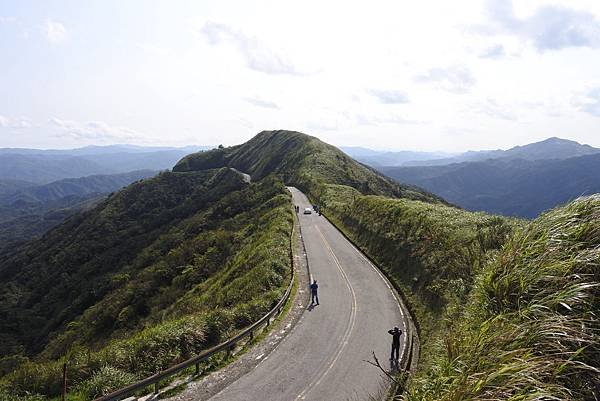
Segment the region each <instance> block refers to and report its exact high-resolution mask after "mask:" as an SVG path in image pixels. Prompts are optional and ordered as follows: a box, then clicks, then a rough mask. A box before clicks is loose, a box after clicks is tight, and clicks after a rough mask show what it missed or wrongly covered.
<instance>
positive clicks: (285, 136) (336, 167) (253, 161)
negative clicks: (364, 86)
mask: <svg viewBox="0 0 600 401" xmlns="http://www.w3.org/2000/svg"><path fill="white" fill-rule="evenodd" d="M223 166H230V167H234V168H236V169H238V170H240V171H243V172H245V173H248V174H250V175H251V176H252V177H253V178H254V179H260V178H261V177H264V176H265V175H267V174H271V173H275V174H278V175H280V176H281V177H282V178H283V180H284V182H285V183H286V184H291V185H295V186H297V187H298V188H300V189H301V190H303V191H305V192H307V193H309V194H310V195H311V196H312V197H313V198H314V199H315V200H316V199H318V198H319V197H320V193H321V191H322V190H323V185H324V184H326V183H327V184H340V185H347V186H350V187H353V188H356V189H357V190H359V191H360V192H362V193H364V194H378V195H386V196H390V197H403V198H410V199H419V200H424V201H431V202H443V200H441V199H440V198H437V197H436V196H434V195H431V194H428V193H426V192H425V191H423V190H421V189H419V188H416V187H412V186H407V185H400V184H398V183H395V182H394V181H393V180H391V179H389V178H387V177H385V176H383V175H381V174H379V173H377V172H376V171H375V170H373V169H371V168H370V167H367V166H365V165H362V164H360V163H358V162H356V161H355V160H353V159H351V158H350V157H349V156H347V155H346V154H345V153H343V152H342V151H340V150H339V149H337V148H336V147H334V146H331V145H328V144H326V143H324V142H321V141H320V140H319V139H317V138H315V137H312V136H308V135H305V134H302V133H299V132H294V131H263V132H261V133H260V134H258V135H256V136H255V137H254V138H252V139H251V140H250V141H248V142H246V143H244V144H242V145H238V146H233V147H229V148H223V149H214V150H211V151H207V152H200V153H195V154H192V155H189V156H187V157H185V158H184V159H182V160H181V161H180V162H179V163H178V164H177V165H176V166H175V168H174V171H197V170H202V169H206V168H218V167H223Z"/></svg>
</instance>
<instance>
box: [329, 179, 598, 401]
mask: <svg viewBox="0 0 600 401" xmlns="http://www.w3.org/2000/svg"><path fill="white" fill-rule="evenodd" d="M321 200H322V202H323V204H324V205H325V210H326V213H327V216H328V217H330V218H331V219H332V220H333V221H334V222H336V224H337V225H338V226H340V227H341V228H342V229H343V230H344V231H345V232H346V234H347V235H349V236H350V237H351V238H352V239H353V240H355V241H356V242H357V243H358V244H359V245H360V246H361V247H362V248H363V249H364V250H365V251H366V252H367V253H368V254H369V255H371V256H372V257H373V258H374V259H375V260H376V261H377V262H378V263H379V264H380V265H381V266H382V267H383V268H384V269H385V270H387V272H388V273H389V274H390V276H391V277H392V278H393V280H394V281H395V282H396V283H397V284H398V285H399V286H400V287H401V289H402V290H403V292H404V293H405V294H406V295H407V297H408V299H409V302H410V304H411V307H412V309H413V311H414V313H415V315H416V317H417V319H418V323H419V324H420V327H421V341H422V347H423V348H422V353H421V361H420V365H419V370H418V372H417V375H416V377H415V379H414V380H413V381H412V387H411V389H410V390H409V392H408V393H407V394H406V395H405V399H406V400H410V401H417V400H418V401H430V400H447V401H459V400H481V399H486V400H504V399H511V400H551V399H561V400H594V398H593V396H592V393H593V390H592V389H593V388H594V386H598V385H600V379H599V378H600V370H599V369H600V347H599V345H598V344H600V323H599V321H598V317H597V316H596V314H597V313H598V310H599V306H600V302H599V299H600V298H599V290H598V288H599V287H598V285H599V279H600V270H599V265H600V251H599V246H600V197H598V196H596V197H593V198H587V199H581V200H579V201H576V202H574V203H572V204H570V205H568V206H567V207H564V208H561V209H557V210H555V211H552V212H551V213H548V214H546V215H544V216H543V217H540V218H539V219H538V220H536V221H534V222H532V223H530V224H529V225H527V224H526V223H525V222H521V221H517V220H508V219H504V218H500V217H495V216H490V215H487V214H484V213H470V212H465V211H462V210H459V209H455V208H451V207H447V206H444V205H441V204H431V203H423V202H419V201H413V200H406V199H390V198H384V197H379V196H364V195H362V194H360V193H359V192H358V191H356V190H354V189H352V188H349V187H345V186H338V185H329V186H327V187H326V188H325V189H323V191H322V197H321ZM596 391H598V390H596Z"/></svg>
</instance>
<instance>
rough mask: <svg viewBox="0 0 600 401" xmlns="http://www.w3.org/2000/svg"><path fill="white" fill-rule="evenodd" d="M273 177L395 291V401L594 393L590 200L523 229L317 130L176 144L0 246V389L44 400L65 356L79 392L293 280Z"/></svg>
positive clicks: (598, 233) (153, 361)
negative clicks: (171, 159)
mask: <svg viewBox="0 0 600 401" xmlns="http://www.w3.org/2000/svg"><path fill="white" fill-rule="evenodd" d="M228 167H232V168H235V169H237V170H239V171H241V172H244V173H248V174H250V175H251V176H252V183H246V182H245V181H244V179H243V177H242V176H241V175H240V174H239V173H238V172H236V171H234V170H232V169H230V168H228ZM284 184H288V185H295V186H297V187H299V188H300V189H302V190H303V191H305V192H306V193H307V194H308V195H309V197H311V198H312V200H313V201H314V202H318V203H319V204H320V205H322V206H323V210H324V212H325V214H326V216H327V217H328V218H329V219H330V220H332V221H333V222H334V223H335V224H336V225H337V226H338V227H339V228H340V229H342V230H343V231H344V232H345V233H346V235H348V236H349V237H350V238H351V239H352V240H354V241H355V243H356V244H357V245H359V246H360V247H361V248H362V250H363V251H365V252H366V253H367V254H368V255H369V256H371V257H372V258H373V259H374V260H375V261H376V262H378V264H379V265H380V266H381V267H382V268H383V269H384V270H385V271H386V273H387V274H388V275H389V276H390V277H391V279H392V280H393V281H394V283H395V284H396V285H397V286H398V287H399V288H400V289H401V290H402V292H403V293H404V295H405V296H406V298H407V300H408V304H409V307H410V309H411V311H412V313H413V315H414V316H415V318H416V320H417V321H416V323H417V325H418V328H419V334H420V339H421V359H420V363H419V367H418V371H417V372H416V373H415V375H414V376H413V377H412V378H411V380H410V381H409V384H408V391H407V392H406V393H405V394H404V395H403V396H402V397H403V399H405V400H411V401H413V400H414V401H416V400H419V401H421V400H422V401H426V400H427V401H429V400H444V401H459V400H514V401H517V400H519V401H522V400H527V401H529V400H578V401H579V400H581V401H588V400H590V401H592V400H594V401H595V400H597V399H598V397H600V395H599V394H598V387H599V386H600V380H599V378H600V375H599V374H598V373H599V372H600V350H599V346H598V344H600V338H599V336H600V324H599V320H598V317H597V313H598V306H599V301H598V300H599V299H600V298H599V295H600V293H599V292H598V288H600V287H599V286H600V284H599V281H600V273H599V270H598V267H599V266H600V254H599V253H598V249H600V223H599V222H600V198H599V197H597V196H596V197H591V198H584V199H580V200H578V201H576V202H574V203H572V204H570V205H568V206H566V207H563V208H561V209H557V210H554V211H552V212H550V213H548V214H545V215H543V216H542V217H540V218H538V219H537V220H535V221H533V222H531V223H528V222H526V221H523V220H517V219H507V218H504V217H500V216H493V215H488V214H485V213H473V212H468V211H465V210H462V209H459V208H456V207H453V206H451V205H449V204H447V203H446V202H444V201H443V200H441V199H440V198H437V197H435V196H433V195H430V194H428V193H427V192H424V191H422V190H420V189H418V188H416V187H411V186H405V185H401V184H397V183H394V182H393V181H392V180H390V179H387V178H386V177H384V176H382V175H379V174H378V173H376V172H375V171H374V170H372V169H370V168H368V167H366V166H364V165H362V164H360V163H357V162H355V161H354V160H352V159H351V158H349V157H348V156H345V155H344V154H343V153H342V152H340V151H339V150H337V149H336V148H334V147H332V146H330V145H327V144H325V143H323V142H321V141H319V140H318V139H316V138H314V137H310V136H307V135H304V134H301V133H298V132H290V131H265V132H261V133H260V134H258V135H257V136H256V137H254V138H253V139H251V140H250V141H248V142H247V143H245V144H242V145H238V146H234V147H230V148H220V149H215V150H212V151H207V152H201V153H196V154H193V155H189V156H187V157H185V158H184V159H182V160H181V161H180V162H179V163H178V164H177V165H176V166H175V168H174V172H172V173H162V174H160V175H159V176H157V177H155V178H153V179H150V180H144V181H142V182H138V183H135V184H133V185H131V186H129V187H128V188H127V189H125V190H122V191H120V192H118V193H116V194H114V195H112V196H111V197H109V198H108V199H106V200H105V201H103V202H102V203H101V204H100V205H98V206H97V207H95V208H94V209H92V210H89V211H87V212H84V213H81V214H78V215H75V216H73V217H71V218H70V219H68V220H67V221H66V222H65V223H64V224H62V225H60V226H58V227H56V228H55V229H53V230H51V231H50V232H48V233H47V234H46V235H45V236H43V237H42V238H40V239H39V240H37V241H35V242H32V243H30V244H28V245H26V246H24V247H20V248H17V249H16V250H14V251H13V252H11V253H8V254H5V255H0V319H1V321H3V325H2V326H1V328H0V355H1V356H3V358H2V359H0V375H2V374H3V375H4V376H3V377H2V378H0V398H1V397H2V394H3V393H2V390H1V388H2V386H4V388H7V389H11V390H15V391H17V392H18V393H20V394H25V392H33V393H39V394H45V395H56V394H57V393H58V391H59V388H58V385H59V382H57V381H56V377H57V376H60V362H59V361H60V358H64V357H65V355H69V358H68V360H69V363H70V366H71V371H72V380H73V381H74V383H75V384H74V390H75V391H78V392H79V394H81V396H82V397H83V398H84V399H85V398H86V397H87V398H89V397H92V396H93V395H96V394H99V391H100V390H98V389H99V388H101V387H103V386H104V387H106V386H108V385H109V384H110V385H112V386H114V387H118V386H119V385H122V384H124V383H127V382H130V381H132V380H135V378H139V377H143V376H144V375H148V374H151V373H153V372H155V371H157V370H158V369H161V368H164V367H166V366H169V365H170V364H172V363H174V362H176V361H179V360H181V359H183V358H185V357H187V356H189V355H190V354H191V353H193V352H197V351H198V350H200V349H202V348H204V347H206V346H207V345H210V344H214V343H215V342H217V341H218V340H219V339H221V338H224V337H225V336H227V335H228V334H231V333H232V332H233V331H235V330H236V329H237V328H240V327H243V326H244V325H246V324H248V323H249V322H251V321H253V320H254V319H256V317H258V316H260V315H261V314H262V313H264V312H265V311H266V310H268V309H269V307H270V306H271V305H272V304H273V303H274V302H276V300H277V299H278V298H279V297H280V295H281V293H282V291H283V289H284V288H285V285H286V283H287V280H288V279H289V271H290V258H289V256H290V255H289V252H290V250H289V241H290V230H291V227H292V221H293V220H292V219H293V212H292V208H291V202H290V194H289V193H288V191H287V190H286V188H285V186H284ZM149 355H153V357H152V358H149V357H148V356H149ZM156 355H158V357H156ZM4 394H6V393H4ZM594 397H595V398H594Z"/></svg>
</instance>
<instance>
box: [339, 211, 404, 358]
mask: <svg viewBox="0 0 600 401" xmlns="http://www.w3.org/2000/svg"><path fill="white" fill-rule="evenodd" d="M328 223H329V221H328ZM329 224H330V225H331V227H332V228H333V229H334V230H335V231H337V232H339V230H338V229H337V228H336V227H335V226H334V225H333V224H331V223H329ZM340 236H341V237H342V238H343V239H344V241H346V243H347V244H348V245H350V247H351V248H352V249H354V251H355V252H356V253H357V254H358V256H360V257H361V258H362V259H363V260H364V261H365V262H367V264H368V265H369V266H371V268H372V269H373V270H374V271H375V273H377V274H378V275H379V277H380V278H381V280H382V281H383V282H384V283H385V285H386V286H387V288H388V290H389V291H390V293H391V294H392V297H394V299H395V300H396V305H397V306H398V310H399V311H400V316H402V319H403V323H404V324H405V326H406V321H405V317H404V311H403V310H402V306H401V302H400V299H398V297H397V296H396V293H395V292H394V290H393V289H392V287H391V286H390V283H389V282H388V280H387V279H386V278H385V276H384V275H383V274H382V273H381V272H380V271H379V269H378V268H377V267H376V266H375V265H374V264H373V263H371V261H370V260H369V259H368V258H367V257H366V256H365V255H363V253H362V252H361V251H360V249H358V248H357V247H356V246H354V244H353V243H352V242H350V240H348V238H346V237H345V236H344V235H342V234H341V233H340ZM404 330H405V331H406V327H405V328H404ZM404 348H406V338H404V341H403V342H402V350H401V351H402V354H403V353H404Z"/></svg>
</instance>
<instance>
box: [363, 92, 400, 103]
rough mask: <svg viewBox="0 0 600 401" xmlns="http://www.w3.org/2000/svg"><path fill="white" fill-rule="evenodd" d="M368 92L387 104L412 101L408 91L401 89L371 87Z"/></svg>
mask: <svg viewBox="0 0 600 401" xmlns="http://www.w3.org/2000/svg"><path fill="white" fill-rule="evenodd" d="M367 92H368V93H369V94H370V95H371V96H374V97H376V98H377V99H378V100H379V101H380V102H381V103H385V104H402V103H409V102H410V100H409V99H408V96H407V95H406V93H404V92H402V91H399V90H380V89H369V90H368V91H367Z"/></svg>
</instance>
